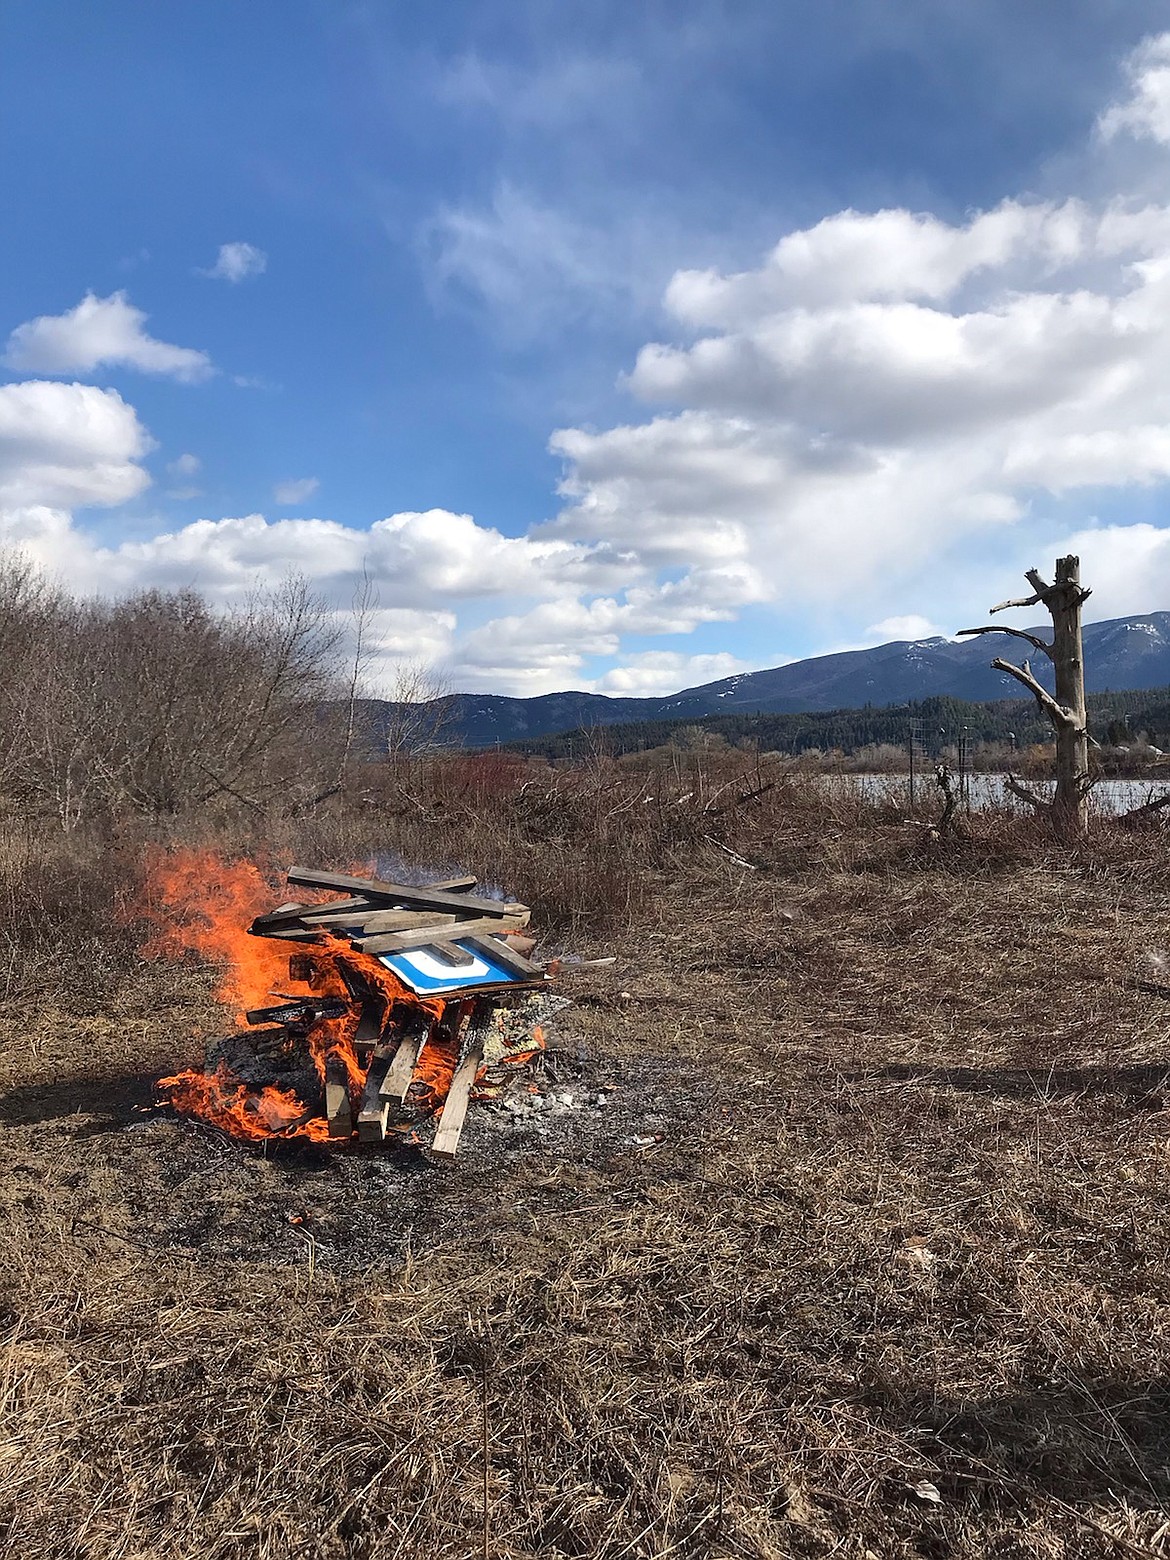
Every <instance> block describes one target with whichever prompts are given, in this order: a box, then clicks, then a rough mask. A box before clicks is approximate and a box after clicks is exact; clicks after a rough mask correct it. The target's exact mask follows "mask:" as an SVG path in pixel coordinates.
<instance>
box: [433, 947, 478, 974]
mask: <svg viewBox="0 0 1170 1560" xmlns="http://www.w3.org/2000/svg"><path fill="white" fill-rule="evenodd" d="M427 951H428V952H430V953H433V954H434V956H435V958H436V959H438V960H440V961H441V963H443V964H450V965H453V966H454V967H456V968H459V967H460V966H463V967H466V966H467V965H469V964H474V963H475V954H474V953H468V952H467V950H466V948H460V947H459V946H458V944H456V943H450V942H433V943H428V944H427Z"/></svg>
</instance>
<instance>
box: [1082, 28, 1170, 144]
mask: <svg viewBox="0 0 1170 1560" xmlns="http://www.w3.org/2000/svg"><path fill="white" fill-rule="evenodd" d="M1126 77H1127V80H1128V84H1129V93H1128V95H1127V96H1126V97H1124V98H1122V99H1121V100H1120V101H1119V102H1117V103H1112V104H1110V106H1109V107H1108V108H1107V109H1106V110H1105V112H1104V113H1103V114H1102V115H1101V117H1100V119H1099V120H1098V121H1097V126H1098V129H1099V130H1100V132H1101V134H1102V135H1103V136H1104V137H1105V139H1106V140H1112V139H1113V137H1114V136H1117V135H1121V134H1122V133H1126V134H1128V135H1132V136H1137V137H1138V138H1139V139H1142V138H1144V139H1147V140H1150V141H1158V142H1160V143H1161V144H1162V145H1163V146H1170V32H1167V33H1160V34H1158V36H1157V37H1154V38H1147V39H1146V40H1145V41H1144V42H1143V43H1142V44H1140V45H1139V47H1138V48H1136V49H1135V50H1134V51H1133V53H1132V54H1131V55H1130V57H1129V59H1128V60H1127V61H1126Z"/></svg>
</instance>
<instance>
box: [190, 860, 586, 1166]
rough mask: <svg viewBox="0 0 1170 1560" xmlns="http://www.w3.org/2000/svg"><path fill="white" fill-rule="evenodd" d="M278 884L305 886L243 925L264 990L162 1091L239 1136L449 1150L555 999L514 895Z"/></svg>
mask: <svg viewBox="0 0 1170 1560" xmlns="http://www.w3.org/2000/svg"><path fill="white" fill-rule="evenodd" d="M288 882H289V884H290V885H292V886H294V887H295V888H298V889H301V890H309V891H310V892H311V893H312V894H313V896H314V897H313V898H312V899H311V900H308V901H304V902H302V901H290V902H289V903H286V904H282V905H279V906H277V907H276V908H275V909H273V910H271V911H269V912H266V913H265V914H262V915H259V916H257V917H256V919H255V920H254V921H253V922H252V924H251V926H250V927H248V929H247V930H248V932H249V933H250V934H251V936H252V937H255V938H258V939H262V940H263V943H264V946H265V948H266V949H267V950H268V951H269V955H270V964H269V965H267V966H266V968H267V969H269V970H270V972H271V974H272V977H273V984H272V988H271V995H272V997H273V998H274V1000H273V1002H272V1003H271V1004H270V1005H267V1006H264V1007H258V1008H254V1009H252V1010H250V1011H249V1012H247V1013H246V1015H245V1017H246V1021H247V1027H246V1028H245V1029H242V1030H241V1031H240V1032H238V1033H236V1034H233V1035H231V1036H228V1037H225V1038H223V1039H220V1040H217V1041H216V1042H214V1044H213V1045H211V1046H210V1047H209V1048H208V1051H207V1055H206V1058H205V1063H204V1067H203V1070H202V1071H201V1072H194V1071H192V1072H185V1073H180V1074H177V1075H176V1076H174V1077H171V1078H164V1079H162V1080H161V1081H160V1085H159V1087H160V1089H161V1091H162V1093H163V1094H164V1096H165V1097H166V1098H167V1099H168V1100H169V1102H170V1103H171V1105H172V1106H174V1108H175V1109H176V1110H177V1111H178V1112H179V1113H180V1114H182V1115H186V1116H190V1117H196V1118H199V1119H202V1120H204V1121H207V1122H209V1123H211V1124H212V1125H214V1126H216V1127H218V1128H220V1129H221V1130H223V1131H225V1132H228V1133H229V1134H231V1135H232V1136H234V1137H237V1138H242V1139H246V1140H249V1141H253V1142H255V1141H262V1140H265V1139H269V1138H286V1139H287V1138H308V1139H310V1140H312V1141H315V1142H319V1143H328V1144H331V1145H333V1146H335V1147H344V1146H346V1145H347V1144H356V1143H364V1144H387V1143H401V1142H404V1141H406V1142H410V1143H414V1144H422V1145H423V1146H426V1147H428V1148H429V1150H430V1152H432V1153H433V1154H434V1155H435V1156H436V1157H438V1158H440V1159H450V1158H453V1157H454V1155H455V1152H456V1150H457V1148H458V1145H459V1138H460V1134H461V1133H462V1130H463V1125H464V1121H465V1119H466V1116H467V1112H468V1108H469V1106H470V1104H471V1102H472V1101H473V1099H476V1098H487V1099H492V1098H496V1097H498V1096H499V1095H500V1094H501V1093H502V1091H503V1089H504V1087H505V1085H506V1083H507V1082H508V1080H509V1077H510V1076H511V1074H512V1072H513V1071H514V1070H515V1069H516V1068H518V1067H522V1066H524V1065H525V1064H526V1063H528V1062H530V1061H531V1060H532V1059H533V1058H534V1057H536V1056H537V1055H539V1053H540V1052H541V1051H542V1050H543V1048H544V1043H545V1038H544V1030H545V1025H546V1024H547V1022H548V1019H549V1018H550V1017H551V1016H552V1015H553V1014H554V1013H555V1012H556V1011H557V1010H558V1009H559V1008H561V1007H563V1006H565V1005H566V1004H565V1003H564V1001H563V999H561V998H559V997H556V996H554V995H553V994H552V992H551V991H550V990H549V982H550V974H551V968H550V966H548V965H546V964H543V963H539V962H536V961H534V959H533V958H532V955H533V952H534V950H535V947H536V942H535V939H534V937H533V936H532V935H531V934H530V932H529V930H528V927H529V920H530V913H529V910H528V907H527V906H526V905H523V904H519V903H517V902H515V901H502V900H498V899H493V898H486V897H483V896H481V895H477V894H476V893H475V892H474V890H475V888H476V886H477V885H476V880H475V879H474V878H473V877H470V876H463V877H457V878H450V879H446V880H444V881H443V882H440V883H432V884H428V885H427V886H426V887H414V886H411V885H409V884H402V883H392V882H385V881H382V880H380V879H376V878H362V877H353V876H349V875H346V874H342V873H335V872H328V871H320V870H317V869H311V868H305V867H292V868H290V869H289V872H288ZM329 895H333V896H337V895H341V896H342V897H326V896H329ZM285 970H287V976H285V975H284V973H283V972H284V971H285Z"/></svg>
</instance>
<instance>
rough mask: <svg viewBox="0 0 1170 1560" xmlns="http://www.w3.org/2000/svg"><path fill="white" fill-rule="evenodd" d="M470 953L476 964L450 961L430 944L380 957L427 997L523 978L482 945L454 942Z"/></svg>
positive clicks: (421, 994) (399, 976) (404, 980)
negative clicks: (487, 952)
mask: <svg viewBox="0 0 1170 1560" xmlns="http://www.w3.org/2000/svg"><path fill="white" fill-rule="evenodd" d="M454 946H455V947H456V948H462V949H463V952H464V953H469V954H470V955H471V957H472V959H473V960H474V961H475V962H474V963H473V964H448V963H447V962H446V960H445V959H442V958H440V957H439V955H438V954H437V953H434V952H433V951H432V950H431V949H430V948H404V949H403V950H402V952H401V953H380V954H378V955H377V957H378V959H380V960H381V962H382V963H383V964H384V965H385V966H386V968H387V969H389V970H393V971H394V973H395V975H397V976H398V978H399V980H401V981H402V982H403V983H404V984H405V985H407V986H409V987H410V989H411V990H412V991H417V992H418V994H419V995H420V996H423V997H441V996H442V995H443V994H444V992H448V991H463V990H465V989H466V988H467V987H468V986H500V985H504V984H512V983H513V982H516V981H518V980H519V979H520V977H519V976H518V975H516V974H514V973H513V972H512V971H511V970H508V969H505V968H504V966H503V965H502V964H497V963H496V962H495V961H494V960H493V959H489V958H488V957H487V955H486V954H484V953H481V952H480V950H479V949H478V948H467V947H464V945H463V944H462V943H460V942H456V943H455V944H454Z"/></svg>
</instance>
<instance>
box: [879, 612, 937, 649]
mask: <svg viewBox="0 0 1170 1560" xmlns="http://www.w3.org/2000/svg"><path fill="white" fill-rule="evenodd" d="M942 636H943V630H942V629H941V628H939V626H938V624H937V623H932V622H931V621H930V619H929V618H924V617H921V616H920V615H919V614H918V613H916V612H909V613H907V614H906V616H905V617H888V618H883V619H882V620H881V622H880V623H871V624H870V625H869V627H868V628H867V629H866V630H865V637H866V640H867V641H868V642H869V643H870V644H876V645H886V644H895V643H897V642H898V641H899V640H906V639H910V640H913V639H936V638H940V637H942Z"/></svg>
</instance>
